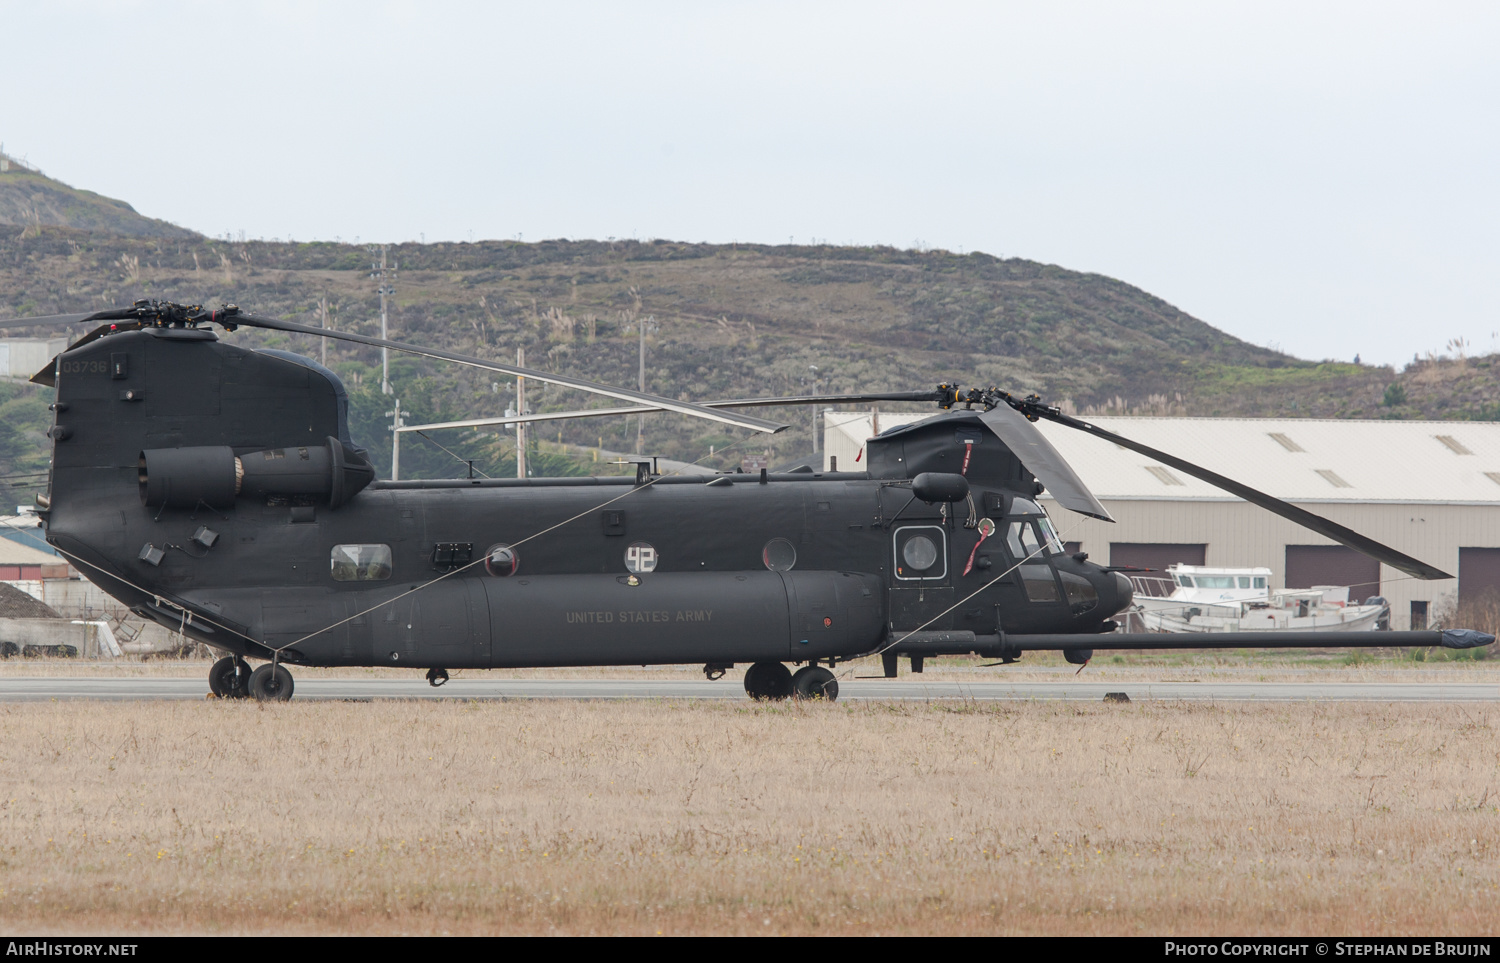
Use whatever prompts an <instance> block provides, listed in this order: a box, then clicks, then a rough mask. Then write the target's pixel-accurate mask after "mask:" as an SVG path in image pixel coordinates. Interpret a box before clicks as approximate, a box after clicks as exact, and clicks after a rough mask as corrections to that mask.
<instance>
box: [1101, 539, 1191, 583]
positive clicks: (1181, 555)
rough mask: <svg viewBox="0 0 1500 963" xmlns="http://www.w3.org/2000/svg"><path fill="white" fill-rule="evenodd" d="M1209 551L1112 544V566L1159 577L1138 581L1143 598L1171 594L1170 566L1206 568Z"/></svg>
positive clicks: (1156, 544)
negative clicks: (1146, 572)
mask: <svg viewBox="0 0 1500 963" xmlns="http://www.w3.org/2000/svg"><path fill="white" fill-rule="evenodd" d="M1207 551H1208V546H1207V545H1194V544H1182V545H1178V544H1173V543H1170V542H1110V543H1109V564H1111V565H1129V566H1133V567H1135V568H1149V569H1153V570H1154V571H1155V572H1157V573H1159V574H1157V575H1151V576H1146V577H1144V578H1138V579H1135V588H1136V592H1137V593H1138V594H1141V595H1171V594H1172V583H1171V582H1170V581H1169V580H1168V579H1167V566H1168V565H1172V564H1178V565H1202V564H1203V559H1204V556H1205V553H1206V552H1207Z"/></svg>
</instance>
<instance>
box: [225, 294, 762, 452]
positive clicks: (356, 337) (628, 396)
mask: <svg viewBox="0 0 1500 963" xmlns="http://www.w3.org/2000/svg"><path fill="white" fill-rule="evenodd" d="M227 320H229V321H230V323H232V324H243V325H246V326H248V327H254V328H269V329H271V330H273V331H291V332H294V333H297V334H310V335H313V336H314V337H319V338H333V339H335V340H337V341H352V342H354V343H355V344H367V345H371V346H373V347H376V348H391V349H394V350H396V351H405V352H407V353H408V354H415V355H420V356H422V357H424V358H435V359H437V360H440V361H452V362H454V363H455V364H462V365H468V366H470V367H472V368H484V369H486V370H489V371H498V372H500V373H501V374H508V375H513V376H516V377H521V378H530V379H533V380H535V381H544V382H547V383H548V384H554V385H561V386H563V387H565V388H577V389H579V390H580V391H588V392H591V393H593V394H598V395H606V396H608V397H611V398H619V399H621V400H622V401H634V402H639V403H641V404H642V405H649V406H651V407H653V408H657V409H660V410H663V411H673V412H676V413H678V414H682V415H691V416H693V417H694V418H705V419H707V420H709V421H717V422H721V423H723V424H726V425H734V426H735V427H737V428H750V429H753V430H755V431H764V432H766V433H768V434H773V433H775V432H778V431H781V430H782V429H783V428H786V427H787V426H786V425H779V424H776V423H775V422H772V421H765V420H762V419H760V418H752V417H750V416H749V415H729V414H723V413H721V412H717V411H713V410H711V409H709V408H705V407H703V406H701V405H694V404H689V403H688V402H685V401H673V400H671V399H670V398H663V397H660V396H659V395H650V394H645V393H644V392H640V391H630V390H628V389H626V388H612V387H610V386H609V385H601V384H596V383H594V382H592V381H584V380H583V379H581V378H569V377H567V376H565V375H555V374H551V373H550V372H546V371H537V370H534V369H532V368H522V367H518V366H516V365H513V364H502V363H500V362H498V361H486V360H485V359H483V358H475V357H472V356H470V355H466V354H457V353H455V352H452V351H442V350H439V349H437V348H423V347H421V346H419V345H415V344H406V343H405V342H402V341H387V340H386V339H384V338H371V337H366V336H365V335H362V334H351V333H349V332H347V331H332V330H329V329H327V328H314V327H310V326H309V325H305V324H297V323H296V322H295V321H280V320H277V319H275V318H265V317H261V316H259V315H254V314H237V315H235V316H234V317H233V318H230V319H227Z"/></svg>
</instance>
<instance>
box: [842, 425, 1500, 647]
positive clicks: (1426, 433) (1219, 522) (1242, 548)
mask: <svg viewBox="0 0 1500 963" xmlns="http://www.w3.org/2000/svg"><path fill="white" fill-rule="evenodd" d="M924 417H927V416H926V415H924V414H911V413H905V412H903V413H899V414H898V413H894V412H879V413H878V414H876V413H875V412H872V411H864V412H854V411H828V412H825V413H824V419H825V421H824V424H825V429H824V439H825V445H824V456H823V457H824V468H825V469H828V468H830V467H832V466H833V465H834V464H836V465H837V467H838V468H839V469H842V470H844V471H850V470H854V471H858V470H860V469H861V468H862V467H863V464H862V462H863V449H864V443H865V440H866V439H867V438H869V437H870V436H871V435H872V434H873V431H872V428H873V424H872V423H873V422H874V421H875V420H876V419H877V418H878V424H879V428H880V430H885V429H889V428H892V427H895V426H898V425H905V424H910V423H911V422H913V421H918V420H920V419H922V418H924ZM1087 420H1089V421H1091V422H1092V423H1094V424H1097V425H1099V426H1100V427H1101V428H1105V429H1107V430H1109V431H1112V432H1115V433H1116V434H1120V435H1124V436H1125V437H1127V438H1131V439H1133V440H1136V441H1139V442H1141V443H1143V444H1146V445H1149V446H1151V447H1153V448H1157V449H1160V450H1161V451H1165V452H1170V453H1171V454H1173V455H1176V456H1177V457H1179V458H1183V459H1186V460H1187V461H1191V462H1193V463H1195V464H1199V465H1202V466H1203V467H1205V468H1208V469H1210V470H1212V471H1215V472H1218V473H1219V474H1221V475H1226V476H1228V477H1230V478H1233V479H1235V480H1237V481H1240V482H1243V483H1244V484H1246V485H1249V486H1251V487H1252V488H1257V489H1259V490H1261V491H1263V492H1266V493H1268V494H1270V495H1274V496H1276V497H1277V498H1281V499H1284V500H1286V501H1289V502H1291V503H1293V504H1295V505H1297V506H1299V507H1302V508H1305V509H1307V510H1308V511H1311V512H1315V513H1316V514H1319V515H1323V516H1325V517H1327V518H1330V519H1332V520H1334V521H1336V522H1338V523H1340V524H1342V525H1346V526H1348V527H1349V528H1352V529H1354V530H1355V531H1357V532H1360V533H1361V534H1364V535H1368V536H1370V537H1371V538H1374V539H1376V540H1377V541H1380V542H1383V543H1385V544H1387V545H1390V546H1392V547H1393V548H1395V549H1397V550H1399V551H1402V552H1405V553H1406V554H1408V555H1411V556H1414V557H1415V558H1418V559H1421V560H1422V561H1424V562H1427V563H1429V564H1431V565H1435V566H1437V567H1438V568H1441V569H1442V570H1443V571H1445V572H1449V573H1451V574H1452V575H1453V576H1454V578H1452V579H1444V580H1438V581H1423V580H1420V579H1414V578H1412V577H1410V576H1408V575H1406V574H1405V573H1404V572H1401V571H1399V570H1397V569H1393V568H1391V567H1390V566H1387V565H1382V564H1380V563H1379V562H1376V561H1374V560H1373V559H1369V558H1367V557H1365V556H1364V555H1361V554H1359V553H1358V552H1355V551H1354V550H1352V549H1348V548H1345V547H1344V546H1342V545H1338V544H1336V543H1334V542H1331V541H1329V540H1328V539H1327V538H1324V537H1322V536H1320V535H1315V534H1313V533H1312V532H1310V531H1308V530H1306V529H1304V528H1302V527H1301V526H1299V525H1296V524H1294V523H1292V522H1290V521H1287V520H1286V519H1283V518H1281V517H1280V516H1277V515H1273V514H1271V513H1270V512H1267V511H1265V510H1264V509H1261V508H1257V507H1256V506H1254V505H1251V504H1249V503H1248V502H1245V501H1243V500H1241V499H1239V498H1236V497H1235V496H1233V495H1229V494H1228V493H1226V492H1222V491H1220V490H1219V489H1217V488H1214V487H1213V486H1211V485H1209V484H1207V483H1206V482H1201V481H1198V480H1197V479H1194V478H1190V477H1188V476H1186V475H1184V474H1182V473H1181V472H1180V471H1178V470H1176V469H1174V468H1169V467H1167V466H1165V465H1162V464H1159V463H1157V462H1154V461H1152V460H1151V459H1149V458H1146V457H1145V456H1143V455H1138V454H1136V453H1135V452H1132V451H1130V450H1128V449H1125V448H1121V447H1119V446H1118V445H1114V444H1111V443H1110V442H1107V441H1104V440H1102V439H1098V438H1094V437H1092V436H1090V435H1087V434H1085V433H1083V432H1080V431H1074V430H1072V429H1069V428H1065V427H1063V426H1061V425H1057V424H1053V423H1051V422H1047V421H1042V422H1039V423H1038V424H1037V428H1038V429H1040V430H1041V432H1042V434H1043V435H1045V436H1046V438H1047V440H1048V441H1050V442H1051V443H1052V444H1053V445H1054V446H1055V447H1056V448H1057V450H1058V451H1059V452H1061V453H1062V455H1063V457H1065V458H1066V459H1067V460H1068V461H1069V462H1070V463H1071V464H1072V465H1073V467H1074V469H1075V470H1077V472H1078V474H1079V475H1080V476H1081V477H1082V478H1083V480H1084V481H1085V482H1086V483H1087V484H1088V485H1089V487H1090V488H1091V489H1092V490H1093V492H1094V494H1095V495H1097V496H1098V497H1099V500H1100V501H1101V502H1103V503H1104V505H1105V507H1106V508H1108V509H1109V513H1110V514H1111V515H1113V516H1114V518H1115V523H1114V524H1110V523H1108V522H1103V521H1099V520H1097V519H1092V518H1086V517H1084V516H1082V515H1078V514H1075V513H1073V512H1071V511H1068V510H1067V509H1064V508H1061V507H1060V506H1058V505H1057V504H1056V503H1052V504H1048V505H1047V510H1048V512H1049V513H1050V514H1051V515H1052V516H1053V521H1054V524H1055V525H1056V526H1057V529H1058V533H1059V535H1060V536H1061V537H1062V538H1063V539H1064V541H1066V542H1068V543H1069V549H1070V550H1072V551H1079V550H1081V551H1085V552H1087V553H1088V554H1089V556H1090V557H1091V558H1092V559H1093V560H1094V561H1097V562H1103V563H1106V564H1110V565H1136V566H1142V567H1147V568H1153V569H1164V568H1166V566H1167V565H1169V564H1171V563H1173V562H1182V563H1187V564H1192V565H1211V566H1223V567H1236V568H1237V567H1243V566H1252V565H1254V566H1265V567H1267V568H1269V569H1271V571H1272V572H1273V573H1274V574H1273V585H1274V586H1275V587H1276V588H1308V587H1311V586H1313V585H1348V586H1349V587H1350V592H1349V596H1350V598H1351V599H1364V598H1367V597H1369V596H1372V595H1380V596H1383V597H1385V598H1386V599H1388V600H1389V601H1390V603H1391V628H1393V629H1406V628H1423V627H1426V625H1427V623H1428V620H1429V619H1430V618H1432V617H1434V616H1437V615H1439V614H1441V613H1443V612H1445V611H1447V610H1449V609H1451V608H1452V607H1453V606H1454V605H1455V604H1456V603H1457V602H1458V601H1459V599H1460V598H1463V599H1465V600H1468V599H1471V598H1477V597H1478V596H1480V595H1482V594H1484V593H1486V592H1500V424H1497V423H1488V422H1463V421H1460V422H1455V421H1316V420H1311V419H1252V418H1123V417H1104V416H1100V417H1091V418H1089V419H1087ZM1048 497H1049V496H1047V495H1043V496H1042V500H1043V501H1044V502H1045V501H1047V500H1048Z"/></svg>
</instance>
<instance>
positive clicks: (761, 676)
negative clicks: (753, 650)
mask: <svg viewBox="0 0 1500 963" xmlns="http://www.w3.org/2000/svg"><path fill="white" fill-rule="evenodd" d="M745 694H746V695H748V696H749V697H750V698H752V699H754V700H756V701H757V702H758V701H760V700H762V699H785V698H786V697H787V696H789V695H791V694H792V672H791V670H790V669H788V668H787V667H786V666H784V665H782V664H781V663H780V662H757V663H755V664H754V665H752V666H751V667H750V668H748V669H746V670H745Z"/></svg>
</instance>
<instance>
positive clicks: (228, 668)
mask: <svg viewBox="0 0 1500 963" xmlns="http://www.w3.org/2000/svg"><path fill="white" fill-rule="evenodd" d="M208 687H209V689H211V690H213V694H214V695H216V696H218V697H219V698H220V699H243V698H245V696H247V695H249V694H250V667H249V666H248V665H246V664H245V663H244V662H243V661H242V660H240V659H236V658H233V657H232V656H230V657H226V658H223V659H220V660H219V661H217V662H215V663H214V664H213V668H211V669H209V670H208Z"/></svg>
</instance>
